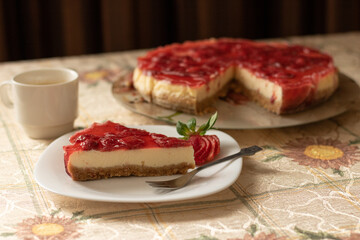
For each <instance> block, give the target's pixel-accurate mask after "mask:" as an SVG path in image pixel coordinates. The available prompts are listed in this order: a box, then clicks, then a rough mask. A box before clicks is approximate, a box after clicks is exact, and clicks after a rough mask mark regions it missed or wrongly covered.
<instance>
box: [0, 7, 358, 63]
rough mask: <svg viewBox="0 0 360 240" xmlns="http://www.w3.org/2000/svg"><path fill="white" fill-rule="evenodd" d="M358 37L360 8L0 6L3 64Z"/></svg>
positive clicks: (0, 56)
mask: <svg viewBox="0 0 360 240" xmlns="http://www.w3.org/2000/svg"><path fill="white" fill-rule="evenodd" d="M356 30H360V1H359V0H346V1H345V0H315V1H314V0H0V61H9V60H20V59H33V58H44V57H53V56H68V55H80V54H88V53H99V52H110V51H122V50H131V49H139V48H151V47H156V46H159V45H164V44H168V43H171V42H182V41H185V40H195V39H203V38H209V37H241V38H249V39H263V38H274V37H286V36H291V35H304V34H319V33H320V34H322V33H335V32H346V31H356Z"/></svg>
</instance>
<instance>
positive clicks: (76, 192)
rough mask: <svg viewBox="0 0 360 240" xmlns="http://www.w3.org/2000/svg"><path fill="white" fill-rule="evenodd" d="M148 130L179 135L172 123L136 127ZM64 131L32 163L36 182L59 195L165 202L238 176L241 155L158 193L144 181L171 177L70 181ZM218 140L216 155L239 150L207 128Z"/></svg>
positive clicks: (224, 136)
mask: <svg viewBox="0 0 360 240" xmlns="http://www.w3.org/2000/svg"><path fill="white" fill-rule="evenodd" d="M137 128H141V129H144V130H147V131H149V132H155V133H162V134H165V135H167V136H173V137H179V135H178V134H177V133H176V129H175V127H173V126H155V125H152V126H138V127H137ZM73 133H74V132H72V133H68V134H65V135H63V136H62V137H60V138H58V139H56V140H55V141H54V142H52V143H51V144H50V145H49V146H48V147H47V148H46V150H45V151H44V152H43V153H42V154H41V156H40V159H39V160H38V162H37V164H36V166H35V171H34V175H35V180H36V181H37V183H38V184H39V185H40V186H41V187H43V188H45V189H47V190H49V191H51V192H54V193H57V194H60V195H64V196H68V197H73V198H79V199H87V200H94V201H105V202H166V201H176V200H185V199H191V198H197V197H203V196H206V195H209V194H213V193H216V192H219V191H221V190H223V189H226V188H227V187H229V186H230V185H231V184H233V183H234V182H235V181H236V179H237V178H238V176H239V175H240V172H241V168H242V158H237V159H234V160H231V161H229V162H225V163H220V164H218V165H215V166H213V167H209V168H207V169H204V170H203V171H201V172H199V173H198V174H197V175H196V176H195V177H194V178H193V180H192V182H191V183H190V184H189V185H187V186H186V187H184V188H182V189H178V190H175V191H171V192H167V193H164V192H160V191H158V190H156V189H154V188H152V187H150V186H149V185H148V184H146V183H145V181H147V180H167V179H171V178H174V177H175V176H163V177H118V178H110V179H104V180H95V181H85V182H78V181H73V180H72V179H71V178H70V177H69V176H68V175H67V174H66V172H65V166H64V153H63V148H62V147H63V146H64V145H68V144H69V141H68V139H69V137H70V136H71V135H72V134H73ZM208 134H215V135H217V136H218V137H219V139H220V144H221V152H220V154H219V155H218V156H217V158H221V157H225V156H227V155H230V154H233V153H236V152H238V151H239V150H240V148H239V146H238V144H237V142H236V141H235V140H234V139H233V138H232V137H230V136H229V135H228V134H226V133H224V132H221V131H217V130H210V131H209V132H208Z"/></svg>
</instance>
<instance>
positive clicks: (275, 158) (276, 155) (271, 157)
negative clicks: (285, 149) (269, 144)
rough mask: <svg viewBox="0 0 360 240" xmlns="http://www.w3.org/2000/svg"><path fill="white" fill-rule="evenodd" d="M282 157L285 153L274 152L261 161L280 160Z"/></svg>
mask: <svg viewBox="0 0 360 240" xmlns="http://www.w3.org/2000/svg"><path fill="white" fill-rule="evenodd" d="M283 157H285V155H283V154H275V155H272V156H270V157H267V158H266V159H265V160H263V162H273V161H277V160H280V159H282V158H283Z"/></svg>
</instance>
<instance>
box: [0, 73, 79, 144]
mask: <svg viewBox="0 0 360 240" xmlns="http://www.w3.org/2000/svg"><path fill="white" fill-rule="evenodd" d="M6 86H10V87H11V89H12V95H10V96H9V95H8V93H9V92H8V91H7V90H8V89H6ZM78 86H79V79H78V74H77V73H76V72H75V71H73V70H71V69H67V68H44V69H38V70H32V71H27V72H23V73H20V74H18V75H16V76H15V77H13V78H12V79H11V80H10V81H6V82H3V83H1V84H0V90H1V91H0V97H1V100H2V101H3V103H4V104H5V106H7V107H9V108H14V110H15V117H16V120H17V121H18V122H19V123H20V124H21V125H22V127H23V128H24V130H25V132H26V133H27V135H28V136H29V137H31V138H35V139H49V138H55V137H58V136H60V135H62V134H64V133H66V132H69V131H71V130H73V127H74V120H75V119H76V117H77V114H78Z"/></svg>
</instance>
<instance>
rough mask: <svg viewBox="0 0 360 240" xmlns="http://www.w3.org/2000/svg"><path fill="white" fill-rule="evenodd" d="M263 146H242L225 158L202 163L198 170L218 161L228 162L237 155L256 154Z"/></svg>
mask: <svg viewBox="0 0 360 240" xmlns="http://www.w3.org/2000/svg"><path fill="white" fill-rule="evenodd" d="M261 150H262V148H261V147H259V146H256V145H254V146H251V147H247V148H242V149H241V150H240V152H237V153H235V154H232V155H229V156H227V157H224V158H220V159H218V160H216V161H212V162H209V163H207V164H205V165H202V166H200V167H198V168H196V169H197V170H198V171H201V170H203V169H205V168H207V167H210V166H213V165H216V164H218V163H222V162H226V161H229V160H231V159H234V158H237V157H243V156H251V155H254V154H255V153H257V152H258V151H261Z"/></svg>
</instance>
